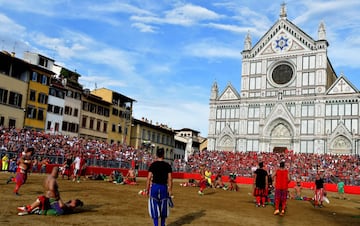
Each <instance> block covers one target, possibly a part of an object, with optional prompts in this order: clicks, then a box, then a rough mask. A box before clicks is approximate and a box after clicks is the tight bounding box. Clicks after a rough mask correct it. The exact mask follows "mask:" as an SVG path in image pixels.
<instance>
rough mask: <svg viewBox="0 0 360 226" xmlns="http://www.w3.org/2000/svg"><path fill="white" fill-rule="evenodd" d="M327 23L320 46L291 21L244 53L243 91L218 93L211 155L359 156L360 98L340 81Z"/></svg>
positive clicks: (213, 101)
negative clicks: (329, 50) (330, 54)
mask: <svg viewBox="0 0 360 226" xmlns="http://www.w3.org/2000/svg"><path fill="white" fill-rule="evenodd" d="M328 46H329V43H328V42H327V40H326V30H325V25H324V23H323V22H320V24H319V27H318V37H317V39H316V40H315V39H313V38H312V37H310V36H309V35H307V34H306V33H305V32H303V31H302V30H301V29H300V28H299V27H297V26H296V25H295V24H293V23H292V22H291V21H289V20H288V19H287V14H286V8H285V5H282V7H281V10H280V17H279V19H278V21H276V23H275V24H274V25H273V26H272V27H271V28H270V29H269V30H268V31H267V32H266V33H265V34H264V35H263V36H262V37H261V39H260V40H259V41H258V42H257V43H256V44H255V45H254V46H252V41H251V37H250V34H248V35H247V36H246V38H245V42H244V50H243V51H242V71H241V90H240V92H238V91H237V90H236V89H235V88H234V87H233V86H232V84H231V83H230V84H228V85H227V86H226V87H225V89H224V90H222V91H221V92H220V91H219V87H218V86H217V83H216V82H215V83H214V84H213V86H212V88H211V95H210V104H209V105H210V114H209V131H208V146H207V149H208V150H225V151H235V152H240V151H256V152H273V151H284V150H292V151H294V152H301V153H319V154H323V153H333V154H335V153H336V154H359V153H360V148H359V145H360V142H359V139H360V134H359V118H360V117H359V116H360V110H359V107H360V106H359V96H360V95H359V91H358V89H357V88H356V87H354V85H353V84H351V82H350V81H349V80H348V79H347V78H346V76H345V75H342V74H340V75H337V74H336V73H335V71H334V69H333V67H332V65H331V62H330V60H329V59H328V55H327V48H328Z"/></svg>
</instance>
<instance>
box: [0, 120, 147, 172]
mask: <svg viewBox="0 0 360 226" xmlns="http://www.w3.org/2000/svg"><path fill="white" fill-rule="evenodd" d="M29 146H32V147H34V148H35V150H36V153H35V156H36V158H37V160H38V162H41V161H42V160H44V159H48V160H49V163H50V164H62V163H63V162H64V160H65V158H66V157H68V156H72V157H75V156H82V157H83V158H85V159H86V162H87V165H95V166H109V167H111V166H122V167H130V166H131V163H132V162H136V163H140V164H141V166H142V167H146V166H147V165H149V164H150V163H151V162H152V161H153V156H152V155H151V153H149V152H147V151H146V150H142V149H140V150H138V149H134V148H132V147H130V146H126V145H122V144H116V143H113V144H109V143H107V142H105V141H101V140H95V139H84V138H80V137H68V136H63V135H52V134H47V133H44V132H36V131H32V130H27V129H5V128H2V127H0V152H1V153H2V154H3V155H4V154H5V153H7V154H8V155H10V156H9V157H10V158H11V159H13V158H16V157H17V156H18V154H20V153H21V151H22V150H23V148H24V147H29ZM1 157H3V156H1ZM104 162H106V163H109V162H111V163H125V164H102V163H104Z"/></svg>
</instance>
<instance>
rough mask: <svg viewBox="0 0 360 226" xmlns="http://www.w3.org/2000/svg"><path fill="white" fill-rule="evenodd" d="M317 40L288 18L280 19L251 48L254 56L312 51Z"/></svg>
mask: <svg viewBox="0 0 360 226" xmlns="http://www.w3.org/2000/svg"><path fill="white" fill-rule="evenodd" d="M314 48H315V41H314V40H313V39H312V38H310V37H309V36H308V35H307V34H305V33H304V32H303V31H302V30H300V29H299V28H298V27H296V26H295V25H294V24H292V23H291V22H290V21H288V20H287V19H282V20H279V21H278V22H277V23H276V24H275V25H274V26H273V27H272V28H271V29H270V30H269V31H268V32H267V33H266V34H265V35H264V36H263V37H262V38H261V39H260V41H259V42H258V43H257V44H256V45H255V46H254V48H253V49H252V50H251V53H253V54H252V56H254V57H258V56H262V55H269V54H282V53H288V52H299V51H310V50H312V49H314Z"/></svg>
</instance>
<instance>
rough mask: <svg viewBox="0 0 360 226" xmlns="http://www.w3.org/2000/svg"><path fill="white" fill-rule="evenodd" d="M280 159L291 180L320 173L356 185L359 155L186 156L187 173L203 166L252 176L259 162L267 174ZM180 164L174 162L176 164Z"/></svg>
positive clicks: (208, 153)
mask: <svg viewBox="0 0 360 226" xmlns="http://www.w3.org/2000/svg"><path fill="white" fill-rule="evenodd" d="M280 161H285V163H286V166H287V168H288V169H289V173H290V175H291V177H292V178H291V179H292V180H296V179H299V178H300V179H301V180H302V181H315V177H316V174H318V173H320V174H321V175H322V176H323V177H324V180H325V182H326V183H337V182H338V181H343V182H344V183H345V184H346V185H360V157H359V155H338V154H314V153H295V152H293V151H286V152H284V153H275V152H226V151H201V152H198V153H194V154H193V155H191V156H190V157H189V158H188V162H187V166H188V167H189V169H190V172H197V171H198V168H199V166H201V165H203V166H205V167H206V168H208V169H210V170H211V171H212V172H215V173H221V174H222V175H229V174H230V173H235V174H237V175H238V176H243V177H252V175H253V174H252V173H253V171H254V170H256V168H257V167H258V165H259V162H263V163H264V165H265V168H266V169H267V171H268V173H269V174H272V173H273V172H275V169H276V168H277V167H278V166H279V163H280ZM180 165H181V164H178V166H180Z"/></svg>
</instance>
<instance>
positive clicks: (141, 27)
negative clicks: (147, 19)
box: [131, 23, 156, 33]
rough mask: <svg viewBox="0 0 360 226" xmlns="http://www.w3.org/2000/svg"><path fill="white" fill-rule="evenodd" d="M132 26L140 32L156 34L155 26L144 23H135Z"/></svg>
mask: <svg viewBox="0 0 360 226" xmlns="http://www.w3.org/2000/svg"><path fill="white" fill-rule="evenodd" d="M131 26H132V27H135V28H137V29H139V31H140V32H148V33H155V30H156V28H155V27H154V26H151V25H148V24H144V23H133V24H131Z"/></svg>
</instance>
